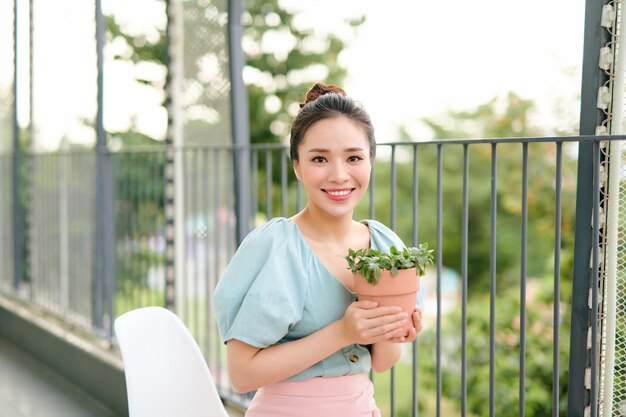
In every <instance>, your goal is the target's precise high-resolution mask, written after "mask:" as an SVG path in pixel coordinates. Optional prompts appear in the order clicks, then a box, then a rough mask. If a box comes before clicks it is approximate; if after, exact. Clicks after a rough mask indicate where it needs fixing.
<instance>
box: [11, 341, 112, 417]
mask: <svg viewBox="0 0 626 417" xmlns="http://www.w3.org/2000/svg"><path fill="white" fill-rule="evenodd" d="M57 416H58V417H61V416H62V417H79V416H80V417H114V416H115V415H114V414H113V413H112V412H110V411H109V410H107V409H106V408H105V407H104V406H102V405H100V404H99V403H97V402H96V401H95V400H93V399H92V398H90V397H89V396H87V394H85V393H84V392H82V391H81V390H80V389H79V388H78V387H76V386H75V385H72V384H71V383H69V382H68V381H66V380H65V379H63V378H62V377H61V376H59V375H58V374H56V373H55V372H54V371H52V370H51V369H49V368H47V367H46V366H45V365H43V364H41V363H40V362H38V361H37V360H35V359H33V358H32V357H30V356H28V355H27V354H25V353H23V352H21V351H19V350H17V349H16V348H15V347H14V346H12V345H11V344H9V343H7V342H6V341H5V340H3V339H2V338H0V417H57Z"/></svg>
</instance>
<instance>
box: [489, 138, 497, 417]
mask: <svg viewBox="0 0 626 417" xmlns="http://www.w3.org/2000/svg"><path fill="white" fill-rule="evenodd" d="M497 151H498V149H497V145H496V143H492V144H491V206H490V209H489V217H490V231H489V241H490V243H489V417H494V416H495V413H496V411H495V410H496V394H495V391H496V226H497V222H496V217H497V213H498V177H497V161H498V154H497Z"/></svg>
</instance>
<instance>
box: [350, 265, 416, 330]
mask: <svg viewBox="0 0 626 417" xmlns="http://www.w3.org/2000/svg"><path fill="white" fill-rule="evenodd" d="M353 278H354V292H356V293H357V296H358V299H359V300H371V301H376V302H377V303H378V305H379V306H400V307H402V310H403V311H406V312H407V313H408V314H409V320H408V322H407V324H406V325H405V326H404V327H403V328H404V329H405V330H406V334H407V335H408V334H409V330H410V329H411V327H413V321H412V320H411V319H410V317H411V316H412V314H413V311H414V310H415V304H416V299H417V292H418V291H419V288H420V280H419V278H420V277H419V276H417V275H416V274H415V268H411V269H401V270H399V271H398V275H396V276H393V275H391V271H382V272H381V274H380V278H379V279H378V283H377V284H376V285H373V284H370V283H369V282H367V280H366V279H365V278H364V277H363V275H361V274H359V273H355V274H353Z"/></svg>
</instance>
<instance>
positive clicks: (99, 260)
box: [92, 0, 115, 338]
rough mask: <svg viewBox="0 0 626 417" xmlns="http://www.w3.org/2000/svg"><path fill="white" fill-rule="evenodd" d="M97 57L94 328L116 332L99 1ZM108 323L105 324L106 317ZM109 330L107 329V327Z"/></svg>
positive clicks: (111, 195)
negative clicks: (114, 324) (114, 329)
mask: <svg viewBox="0 0 626 417" xmlns="http://www.w3.org/2000/svg"><path fill="white" fill-rule="evenodd" d="M95 14H96V55H97V67H98V82H97V84H98V100H97V103H98V107H97V113H96V121H95V122H96V123H95V124H96V149H95V152H96V181H95V187H96V190H95V198H96V201H95V222H96V225H95V226H96V227H95V246H94V250H95V260H94V269H95V270H94V273H93V284H92V325H93V326H94V328H95V329H99V330H103V331H106V334H107V336H108V337H109V338H110V337H111V336H112V332H113V326H112V324H113V319H114V317H113V314H114V312H113V296H114V293H115V258H114V256H115V251H114V248H115V237H114V236H115V220H114V215H113V199H114V193H113V187H114V184H113V169H112V166H111V164H112V160H111V154H110V153H109V151H108V148H107V138H106V132H105V131H104V118H103V106H104V100H103V98H104V91H103V85H104V83H103V79H104V74H103V59H104V55H103V48H104V17H103V15H102V4H101V0H96V10H95ZM107 315H108V320H107V321H106V322H105V317H106V316H107ZM105 326H106V327H105Z"/></svg>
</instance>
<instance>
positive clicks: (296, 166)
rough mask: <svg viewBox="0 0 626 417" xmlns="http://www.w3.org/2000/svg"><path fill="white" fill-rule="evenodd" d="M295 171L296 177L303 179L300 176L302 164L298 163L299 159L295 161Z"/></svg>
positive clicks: (299, 179)
mask: <svg viewBox="0 0 626 417" xmlns="http://www.w3.org/2000/svg"><path fill="white" fill-rule="evenodd" d="M293 172H294V173H295V174H296V178H297V179H298V181H302V179H301V178H300V164H299V163H298V161H293Z"/></svg>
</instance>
